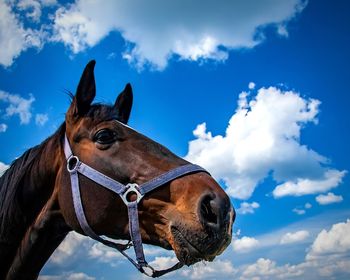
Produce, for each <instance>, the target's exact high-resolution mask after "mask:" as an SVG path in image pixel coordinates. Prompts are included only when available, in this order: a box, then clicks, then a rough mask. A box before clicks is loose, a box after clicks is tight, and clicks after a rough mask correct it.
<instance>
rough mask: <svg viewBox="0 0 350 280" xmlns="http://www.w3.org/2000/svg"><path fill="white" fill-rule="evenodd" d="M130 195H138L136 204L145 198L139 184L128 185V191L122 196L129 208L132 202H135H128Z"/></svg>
mask: <svg viewBox="0 0 350 280" xmlns="http://www.w3.org/2000/svg"><path fill="white" fill-rule="evenodd" d="M130 193H134V194H136V196H137V198H136V203H139V202H140V200H141V199H142V198H143V195H142V194H141V193H140V191H139V186H138V185H137V184H127V185H126V191H125V192H124V193H123V194H122V195H121V196H120V197H121V199H122V200H123V201H124V203H125V205H126V206H128V205H129V204H130V203H131V202H133V201H129V200H128V195H129V194H130Z"/></svg>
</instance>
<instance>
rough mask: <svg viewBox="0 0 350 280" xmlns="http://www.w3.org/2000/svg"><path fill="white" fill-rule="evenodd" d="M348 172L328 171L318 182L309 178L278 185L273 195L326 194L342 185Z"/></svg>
mask: <svg viewBox="0 0 350 280" xmlns="http://www.w3.org/2000/svg"><path fill="white" fill-rule="evenodd" d="M345 174H346V171H345V170H343V171H339V170H335V169H329V170H327V171H326V172H325V173H324V175H323V176H322V177H321V178H319V179H316V180H313V179H309V178H297V179H295V180H294V181H289V182H286V183H283V184H281V185H278V186H277V187H276V188H275V189H274V191H273V195H274V196H275V197H282V196H287V195H294V196H302V195H305V194H314V193H320V192H325V191H328V190H330V189H333V188H335V187H337V186H338V185H339V184H340V183H342V179H343V177H344V175H345Z"/></svg>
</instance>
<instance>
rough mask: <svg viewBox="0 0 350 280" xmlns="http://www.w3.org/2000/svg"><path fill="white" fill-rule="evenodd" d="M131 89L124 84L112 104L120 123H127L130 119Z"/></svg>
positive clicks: (128, 85)
mask: <svg viewBox="0 0 350 280" xmlns="http://www.w3.org/2000/svg"><path fill="white" fill-rule="evenodd" d="M132 100H133V94H132V88H131V85H130V84H129V83H128V84H126V86H125V88H124V90H123V91H122V92H121V93H120V94H119V95H118V97H117V100H116V101H115V103H114V107H115V108H116V109H117V111H118V120H119V121H120V122H122V123H125V124H126V123H127V122H128V120H129V117H130V112H131V107H132Z"/></svg>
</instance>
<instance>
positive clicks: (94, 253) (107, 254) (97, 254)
mask: <svg viewBox="0 0 350 280" xmlns="http://www.w3.org/2000/svg"><path fill="white" fill-rule="evenodd" d="M88 255H89V257H90V258H93V259H98V260H99V261H100V262H104V263H109V264H110V265H112V266H115V265H116V264H117V263H118V261H121V260H124V256H123V255H121V254H120V253H119V252H118V251H117V250H115V249H113V248H110V247H107V246H105V245H103V244H102V243H95V244H94V245H92V247H91V249H90V250H89V252H88Z"/></svg>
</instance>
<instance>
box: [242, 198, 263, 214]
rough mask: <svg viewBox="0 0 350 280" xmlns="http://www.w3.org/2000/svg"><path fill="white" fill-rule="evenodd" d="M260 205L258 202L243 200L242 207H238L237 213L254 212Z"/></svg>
mask: <svg viewBox="0 0 350 280" xmlns="http://www.w3.org/2000/svg"><path fill="white" fill-rule="evenodd" d="M259 207H260V204H259V203H257V202H255V201H254V202H252V203H248V202H242V203H241V205H240V207H239V208H238V209H237V213H239V214H253V213H254V211H255V209H258V208H259Z"/></svg>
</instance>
